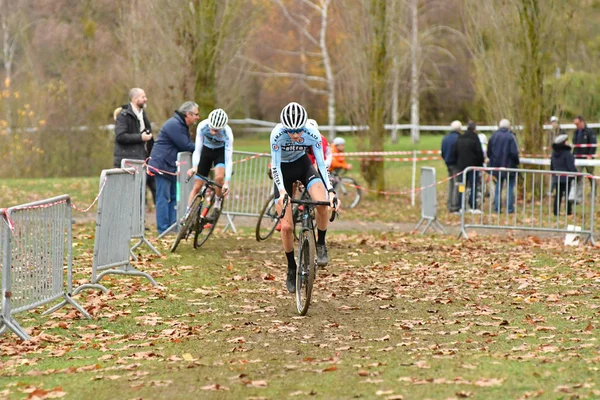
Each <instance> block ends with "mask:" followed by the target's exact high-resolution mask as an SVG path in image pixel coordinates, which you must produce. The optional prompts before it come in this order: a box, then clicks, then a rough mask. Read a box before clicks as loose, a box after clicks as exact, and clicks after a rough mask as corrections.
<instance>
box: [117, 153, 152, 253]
mask: <svg viewBox="0 0 600 400" xmlns="http://www.w3.org/2000/svg"><path fill="white" fill-rule="evenodd" d="M145 165H146V162H145V161H144V160H130V159H123V160H121V168H128V167H131V168H134V169H135V172H136V173H135V192H136V194H137V195H136V196H135V197H134V200H133V224H132V225H131V239H139V241H138V242H137V243H136V244H135V245H134V246H133V247H132V248H131V249H130V250H129V251H130V253H131V256H132V257H133V259H134V260H137V257H136V256H135V254H134V252H133V251H134V250H135V249H137V248H138V247H140V246H141V245H142V244H145V245H146V246H148V247H149V248H150V250H152V251H153V252H154V254H157V255H160V252H159V251H158V250H156V248H154V246H152V243H150V242H149V241H148V239H146V237H145V236H144V235H145V230H146V167H145Z"/></svg>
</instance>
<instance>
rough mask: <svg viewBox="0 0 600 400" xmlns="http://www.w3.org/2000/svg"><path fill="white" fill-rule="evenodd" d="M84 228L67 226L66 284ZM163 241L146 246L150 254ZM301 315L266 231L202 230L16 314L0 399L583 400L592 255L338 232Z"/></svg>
mask: <svg viewBox="0 0 600 400" xmlns="http://www.w3.org/2000/svg"><path fill="white" fill-rule="evenodd" d="M93 228H94V226H93V223H88V224H78V225H77V226H76V228H75V238H74V249H75V252H76V256H75V269H76V274H75V278H76V283H77V284H81V283H84V282H86V281H87V279H89V274H90V267H91V257H92V248H93V235H92V233H93ZM170 240H172V237H171V238H170V239H168V240H166V241H158V242H157V241H154V244H155V245H156V246H157V247H158V248H159V249H160V250H161V251H163V253H165V254H167V253H166V251H167V247H168V245H169V243H170ZM329 243H330V244H329V247H330V259H331V262H330V265H329V266H328V267H327V269H326V270H322V271H320V272H319V274H318V278H317V282H316V289H315V294H314V304H313V305H312V306H311V308H310V310H309V314H308V316H307V317H298V316H297V315H296V314H295V305H294V303H293V298H292V296H291V295H290V294H288V293H287V292H286V291H285V288H284V275H285V274H284V269H283V268H282V264H283V263H284V257H283V255H282V254H281V250H280V243H279V240H278V239H271V240H269V241H267V242H262V243H257V242H256V241H255V240H254V238H253V235H252V234H251V233H249V232H241V233H239V234H237V235H224V234H218V235H217V236H216V237H213V238H211V239H210V240H209V241H208V242H207V244H206V245H205V247H203V248H202V249H201V250H199V251H195V250H193V248H192V247H191V245H190V244H189V243H184V244H183V245H181V247H180V251H179V252H178V254H175V255H166V256H162V257H155V256H151V255H148V254H146V253H145V252H144V251H142V254H140V256H141V257H140V261H139V262H138V263H136V266H137V267H138V268H139V269H141V270H143V271H147V272H149V273H150V274H151V275H152V276H153V277H155V279H156V280H157V281H158V282H159V284H160V285H162V286H164V288H163V289H159V288H154V287H152V286H150V285H149V283H148V282H147V281H145V280H142V279H140V278H128V277H119V276H109V277H107V278H105V279H104V281H103V283H104V284H105V285H107V286H108V287H109V288H110V292H109V293H108V294H106V295H102V294H100V293H96V292H93V291H87V292H86V291H84V292H83V293H82V294H81V295H79V296H76V300H78V301H80V302H81V303H82V304H84V305H85V307H86V309H87V310H88V311H89V312H90V313H91V314H92V315H93V316H94V320H92V321H88V320H81V319H79V317H78V316H77V314H76V313H75V312H74V311H73V310H72V309H70V308H63V309H62V310H60V311H59V312H57V313H55V314H54V315H52V316H51V317H42V316H40V315H39V313H40V312H41V311H42V310H40V309H36V310H35V311H34V312H30V313H24V314H19V315H18V316H17V319H18V320H19V321H20V322H21V324H22V325H23V326H25V327H27V328H29V330H30V332H31V333H32V334H33V335H35V337H34V340H32V341H31V342H26V343H19V342H18V341H17V340H16V337H15V336H14V335H13V334H4V335H3V336H0V354H1V356H0V367H1V368H0V388H1V389H0V397H5V398H10V399H25V398H34V396H38V397H37V398H56V397H61V396H65V398H86V397H87V398H94V399H115V398H128V399H131V398H144V399H155V398H156V399H171V398H177V399H197V398H207V399H279V398H287V397H290V398H317V399H352V398H366V399H425V398H429V399H448V398H474V399H526V398H537V397H539V398H550V399H563V398H564V399H566V398H598V397H600V383H599V382H598V379H597V377H598V369H599V367H600V352H599V350H600V345H599V343H598V341H597V338H598V329H600V316H599V310H600V306H599V305H598V290H599V289H600V272H598V269H597V262H598V259H599V257H598V253H597V251H593V252H582V251H581V249H578V248H573V249H569V248H567V249H565V248H563V247H562V246H561V245H560V242H559V241H553V240H545V241H540V240H538V239H536V238H533V237H530V238H511V237H504V238H499V237H496V238H494V239H493V240H492V239H490V238H486V237H476V238H475V239H472V240H469V241H463V242H456V241H455V240H454V239H453V238H448V237H438V236H433V237H414V236H411V235H408V234H390V233H386V234H382V233H372V234H369V233H356V232H347V233H343V232H337V233H333V234H331V235H330V241H329Z"/></svg>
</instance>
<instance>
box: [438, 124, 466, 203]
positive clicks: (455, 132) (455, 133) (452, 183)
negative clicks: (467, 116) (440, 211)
mask: <svg viewBox="0 0 600 400" xmlns="http://www.w3.org/2000/svg"><path fill="white" fill-rule="evenodd" d="M461 129H462V124H461V123H460V121H452V123H451V124H450V132H448V134H447V135H446V136H445V137H444V139H442V158H443V159H444V162H445V163H446V168H447V169H448V177H449V178H450V179H449V180H448V200H447V201H446V207H447V208H448V211H450V212H459V211H460V204H459V197H458V177H457V176H456V174H457V173H458V172H460V171H459V169H458V168H457V166H456V164H457V160H456V153H455V152H454V146H455V145H456V140H457V139H458V137H459V136H460V131H461Z"/></svg>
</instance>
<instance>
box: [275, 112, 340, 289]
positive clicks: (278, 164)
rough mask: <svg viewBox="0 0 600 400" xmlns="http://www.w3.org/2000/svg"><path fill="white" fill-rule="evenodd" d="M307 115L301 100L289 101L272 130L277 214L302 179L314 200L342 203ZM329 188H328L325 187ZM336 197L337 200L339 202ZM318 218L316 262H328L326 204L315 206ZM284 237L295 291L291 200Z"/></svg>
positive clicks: (290, 285)
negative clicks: (309, 151)
mask: <svg viewBox="0 0 600 400" xmlns="http://www.w3.org/2000/svg"><path fill="white" fill-rule="evenodd" d="M306 120H307V114H306V110H305V109H304V107H302V106H301V105H300V104H298V103H294V102H292V103H290V104H288V105H287V106H285V107H284V108H283V110H282V111H281V123H280V124H277V126H275V128H273V131H272V132H271V172H272V175H273V183H274V191H275V200H276V201H277V213H279V214H280V213H281V210H282V207H283V201H284V197H285V196H286V195H288V194H290V195H291V194H292V190H293V189H292V188H293V185H294V183H295V182H296V181H298V180H299V181H300V182H302V184H303V185H304V187H305V188H306V190H308V192H309V193H310V197H311V199H312V200H314V201H329V202H330V206H331V208H334V204H335V205H336V206H335V209H336V210H337V208H338V207H339V206H340V202H339V200H337V197H336V194H335V191H334V190H333V188H332V186H331V182H329V177H328V175H327V167H326V165H325V161H324V158H323V150H322V146H323V144H322V142H321V133H320V132H319V131H318V129H316V128H315V127H314V125H307V123H306ZM307 148H312V150H313V154H314V155H315V159H316V167H317V168H316V169H315V167H314V166H313V165H312V163H311V161H310V159H309V158H308V156H307V155H306V150H307ZM326 188H327V190H326ZM336 200H337V201H336ZM316 219H317V264H318V265H319V266H325V265H327V262H328V261H329V259H328V256H327V246H326V244H325V235H326V233H327V225H328V223H329V210H328V207H327V206H317V207H316ZM281 240H282V242H283V250H284V251H285V255H286V258H287V264H288V271H287V282H286V287H287V289H288V291H290V292H294V291H295V290H296V267H297V266H296V259H295V257H294V234H293V222H292V207H291V203H288V208H287V210H286V214H285V217H284V218H283V221H282V227H281Z"/></svg>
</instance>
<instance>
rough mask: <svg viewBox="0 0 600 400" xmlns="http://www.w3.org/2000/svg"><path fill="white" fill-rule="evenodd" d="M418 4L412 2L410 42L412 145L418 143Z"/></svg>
mask: <svg viewBox="0 0 600 400" xmlns="http://www.w3.org/2000/svg"><path fill="white" fill-rule="evenodd" d="M418 7H419V2H418V0H412V3H411V13H412V18H411V20H412V40H411V46H410V52H411V70H410V71H411V81H410V82H411V84H410V124H411V128H410V137H411V139H412V142H413V143H419V63H420V60H419V58H420V54H421V52H420V48H419V12H418V11H419V10H418Z"/></svg>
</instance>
